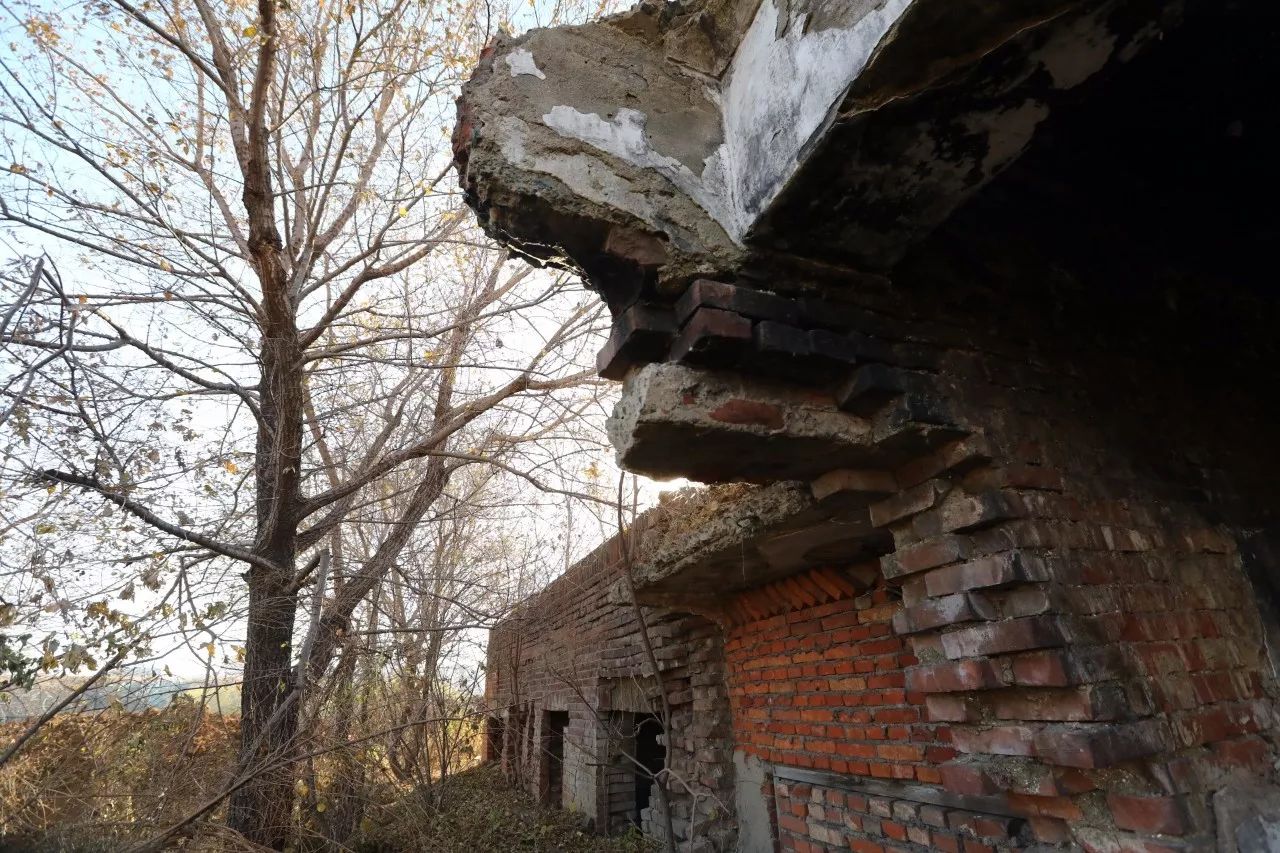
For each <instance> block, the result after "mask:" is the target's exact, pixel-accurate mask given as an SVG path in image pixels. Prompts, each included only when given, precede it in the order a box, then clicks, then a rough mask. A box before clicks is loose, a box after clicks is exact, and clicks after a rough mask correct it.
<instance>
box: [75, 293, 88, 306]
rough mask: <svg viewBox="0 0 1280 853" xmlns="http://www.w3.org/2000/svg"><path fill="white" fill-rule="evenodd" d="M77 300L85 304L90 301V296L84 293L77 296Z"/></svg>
mask: <svg viewBox="0 0 1280 853" xmlns="http://www.w3.org/2000/svg"><path fill="white" fill-rule="evenodd" d="M76 301H77V302H79V303H80V304H81V305H84V304H85V303H86V302H88V301H89V297H87V296H85V295H84V294H83V293H82V294H80V295H79V296H77V297H76Z"/></svg>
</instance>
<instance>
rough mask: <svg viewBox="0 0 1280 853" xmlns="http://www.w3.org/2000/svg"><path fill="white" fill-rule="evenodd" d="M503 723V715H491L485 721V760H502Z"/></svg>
mask: <svg viewBox="0 0 1280 853" xmlns="http://www.w3.org/2000/svg"><path fill="white" fill-rule="evenodd" d="M502 740H503V724H502V718H501V717H490V718H489V719H488V720H486V721H485V732H484V760H485V761H501V760H502Z"/></svg>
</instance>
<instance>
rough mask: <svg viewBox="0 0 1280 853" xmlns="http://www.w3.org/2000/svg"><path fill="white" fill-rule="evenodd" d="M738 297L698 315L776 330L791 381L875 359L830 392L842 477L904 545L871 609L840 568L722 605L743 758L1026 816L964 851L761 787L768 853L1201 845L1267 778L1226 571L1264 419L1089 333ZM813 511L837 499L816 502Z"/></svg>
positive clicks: (1029, 317) (923, 820) (909, 823)
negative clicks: (846, 463) (1247, 781)
mask: <svg viewBox="0 0 1280 853" xmlns="http://www.w3.org/2000/svg"><path fill="white" fill-rule="evenodd" d="M779 291H780V292H782V291H784V288H783V287H781V286H779ZM731 295H732V294H731ZM863 296H864V294H861V293H859V294H855V295H854V296H853V298H859V299H860V298H862V297H863ZM732 298H733V300H737V301H736V302H732V303H731V302H724V301H721V302H719V303H717V302H714V301H708V302H699V303H698V305H697V306H694V307H692V308H690V310H689V312H688V313H690V314H694V313H696V311H697V310H698V306H702V307H701V309H700V310H702V311H725V310H728V311H734V312H736V313H737V316H739V318H740V319H741V318H746V319H743V322H744V323H745V322H750V323H751V324H752V328H753V330H754V329H756V328H758V327H760V324H764V323H772V322H774V321H777V322H780V323H782V324H783V325H785V326H786V327H787V328H786V329H783V328H781V327H777V328H775V327H774V326H765V327H763V329H762V330H761V331H760V334H759V335H758V336H757V337H759V338H760V339H761V340H764V339H765V338H768V339H769V341H771V342H772V343H770V345H769V347H766V349H768V348H770V347H771V348H772V350H776V351H777V352H778V353H781V352H782V350H784V349H787V348H788V347H790V348H791V351H792V355H791V356H788V357H792V356H794V357H795V358H799V357H800V356H802V355H804V354H805V353H810V354H812V352H813V350H814V348H813V338H812V334H813V333H814V331H815V330H817V329H818V328H819V327H822V328H824V329H825V328H828V327H830V328H831V329H833V330H832V331H827V332H826V333H827V334H828V335H831V334H835V335H838V337H839V338H840V339H841V340H842V341H853V340H855V338H858V336H861V338H859V340H863V341H864V342H867V341H869V342H871V343H873V344H874V346H868V348H867V349H866V351H865V352H863V353H862V354H861V355H855V357H854V362H853V363H852V367H851V369H849V372H848V373H847V374H846V376H845V381H844V382H843V383H842V382H839V381H837V382H833V383H830V384H829V386H828V388H829V392H830V394H831V397H832V401H833V402H832V405H836V404H840V403H841V402H843V404H844V405H846V406H850V407H851V408H852V410H855V411H857V412H858V414H859V415H860V416H862V417H864V418H866V420H867V421H868V422H869V423H871V424H872V426H873V430H872V435H871V436H870V437H869V438H868V439H867V442H868V444H867V453H866V456H865V458H864V459H859V460H858V462H857V464H856V465H854V466H852V467H856V468H859V469H862V468H863V466H865V470H866V471H868V472H874V473H875V475H876V476H875V480H874V487H873V488H865V489H863V490H862V492H863V493H865V494H866V495H867V498H866V499H867V501H868V502H870V509H869V518H870V521H871V523H872V524H874V525H878V526H879V527H880V529H881V531H882V534H881V535H882V536H883V535H884V532H887V534H889V535H891V536H892V541H893V547H892V549H891V550H889V551H888V552H887V553H883V554H881V555H880V557H879V561H878V562H879V567H880V570H881V579H880V581H879V582H878V584H877V585H876V587H875V588H874V590H873V591H871V592H870V593H862V594H861V595H859V594H858V593H857V592H856V591H855V590H853V589H851V588H849V587H847V586H844V585H842V583H841V579H842V578H843V579H844V580H845V581H846V582H848V581H849V578H850V577H851V575H849V574H848V572H847V570H848V568H849V567H847V566H841V565H833V566H830V567H828V568H825V569H824V570H822V571H820V572H815V573H807V574H798V575H793V576H792V577H789V578H784V579H781V580H775V581H774V582H772V583H770V584H767V585H765V586H762V587H759V588H756V589H752V590H748V591H746V592H743V593H741V594H737V595H735V596H734V597H733V598H732V600H730V601H728V602H726V603H725V606H724V613H723V614H722V617H723V618H722V623H721V625H720V629H721V630H722V631H723V638H724V650H725V651H724V676H725V680H726V686H725V689H726V690H727V696H728V697H729V701H730V704H731V706H732V712H733V720H732V736H731V742H732V743H731V745H732V746H734V747H736V748H738V749H742V750H744V751H746V752H748V753H750V754H752V755H755V756H757V757H759V758H760V759H761V760H762V761H764V762H766V764H767V765H771V766H773V767H775V768H784V769H785V768H803V769H809V770H819V771H824V772H830V773H835V774H837V775H841V776H844V777H846V778H848V779H851V780H863V781H873V782H877V783H881V784H888V785H899V786H903V787H902V788H901V789H900V790H905V786H907V785H919V786H925V787H927V788H929V789H931V790H935V791H940V792H945V793H948V794H951V795H956V796H963V797H970V798H982V797H995V798H997V799H1000V798H1003V800H1002V801H1003V802H1005V803H1006V804H1007V807H1008V809H1009V810H1010V811H1012V812H1014V813H1016V814H1018V815H1020V816H1021V817H1023V818H1025V819H1026V824H1025V828H1026V832H1025V834H1020V835H1017V836H1016V837H1006V838H1004V839H984V838H979V837H976V836H964V835H963V834H961V833H953V830H952V827H951V826H950V824H949V823H947V821H945V820H944V821H943V822H942V823H941V824H940V825H937V824H934V823H930V822H929V820H927V817H928V816H931V815H932V813H931V812H929V811H928V809H927V807H926V805H924V804H922V803H920V802H917V801H914V800H911V799H910V798H909V797H905V796H900V797H897V798H896V799H897V800H898V801H900V802H901V803H902V805H901V807H900V808H898V809H897V810H896V811H895V810H894V808H893V807H892V806H890V808H889V811H888V813H883V812H884V809H883V806H882V804H875V805H874V807H873V805H872V804H870V803H868V804H867V805H866V807H865V808H858V809H854V808H852V806H850V805H849V804H847V803H846V805H845V806H843V807H842V808H845V809H846V810H851V811H849V813H848V814H847V815H844V814H842V815H840V817H839V820H835V821H833V820H829V819H828V817H829V815H831V814H836V812H833V811H831V808H830V805H829V804H828V803H826V801H825V799H824V801H823V802H822V803H821V804H818V805H819V806H820V808H819V809H818V810H817V811H814V810H811V809H810V805H812V803H810V804H807V805H805V806H804V809H803V814H796V813H794V811H788V809H792V808H793V807H796V806H797V803H796V802H795V800H796V798H795V797H794V796H793V795H792V793H791V791H790V789H788V788H787V786H786V785H776V784H775V785H773V786H772V787H766V793H767V794H768V795H770V796H772V795H773V794H777V797H776V801H775V803H774V804H775V805H776V806H778V809H777V813H776V814H775V831H776V832H777V834H778V839H779V842H780V843H781V844H783V845H784V849H796V850H824V851H826V850H830V849H841V850H846V849H867V850H874V849H912V848H911V845H916V846H918V847H921V848H929V847H932V848H933V849H956V850H963V849H966V847H965V845H966V844H969V845H970V846H971V847H972V849H980V847H981V845H987V846H996V847H998V846H1001V845H1003V846H1006V847H1016V846H1019V845H1023V844H1029V843H1031V839H1033V838H1034V839H1035V840H1036V841H1037V842H1038V843H1043V844H1074V845H1077V846H1079V847H1082V848H1084V849H1092V850H1124V849H1135V850H1143V849H1147V850H1156V849H1205V848H1206V845H1208V844H1209V843H1210V841H1209V839H1210V834H1211V833H1212V832H1213V831H1214V827H1213V825H1212V821H1211V819H1210V818H1209V817H1208V815H1209V814H1210V810H1209V808H1208V803H1209V802H1210V799H1211V798H1212V796H1213V794H1214V792H1215V791H1217V790H1219V789H1220V788H1221V787H1222V785H1223V784H1224V782H1223V780H1224V779H1226V778H1228V777H1229V776H1230V775H1231V774H1247V775H1250V776H1253V777H1255V778H1270V775H1271V774H1272V770H1273V766H1274V759H1275V757H1276V756H1275V750H1274V748H1273V746H1272V744H1273V742H1274V738H1275V737H1276V735H1277V720H1276V715H1275V700H1274V697H1275V696H1276V695H1277V685H1276V681H1275V677H1274V673H1273V672H1272V669H1271V665H1270V662H1269V661H1268V659H1267V655H1266V648H1267V643H1266V636H1265V634H1264V623H1263V622H1262V621H1261V620H1260V618H1259V611H1258V607H1257V596H1258V595H1259V592H1258V591H1257V590H1255V589H1254V587H1253V586H1251V584H1250V581H1249V578H1248V576H1247V575H1246V573H1245V571H1244V570H1243V568H1242V564H1241V559H1242V558H1241V554H1240V553H1239V550H1238V547H1237V541H1238V540H1239V539H1240V538H1241V537H1242V536H1244V535H1245V533H1247V532H1248V531H1252V530H1255V529H1258V528H1262V527H1265V526H1266V525H1267V524H1269V523H1271V524H1273V523H1275V520H1276V515H1277V513H1276V509H1275V507H1276V504H1275V501H1274V497H1273V495H1272V489H1271V484H1270V483H1269V482H1268V480H1267V477H1268V476H1269V475H1268V473H1267V472H1274V471H1275V470H1277V466H1276V464H1275V462H1276V459H1277V453H1276V449H1275V447H1274V446H1273V445H1274V442H1273V440H1269V439H1267V438H1266V436H1267V435H1268V434H1269V432H1268V429H1266V428H1264V427H1265V425H1266V424H1267V423H1270V422H1269V421H1267V420H1266V419H1265V418H1264V417H1263V416H1262V414H1261V413H1259V411H1258V410H1257V406H1256V403H1255V401H1254V398H1255V397H1256V395H1252V394H1244V395H1241V394H1234V395H1233V393H1232V392H1230V389H1229V388H1228V389H1226V390H1224V387H1222V386H1221V385H1220V382H1219V380H1220V379H1221V377H1220V376H1218V375H1217V374H1215V373H1212V372H1210V373H1204V374H1197V375H1193V374H1194V370H1193V367H1192V366H1191V364H1192V361H1191V360H1188V359H1187V357H1186V354H1185V353H1184V355H1183V356H1182V357H1181V359H1180V360H1175V359H1173V357H1170V358H1169V360H1167V361H1163V362H1162V359H1163V358H1164V353H1163V352H1159V351H1153V350H1148V349H1143V348H1141V347H1133V348H1129V347H1128V346H1127V342H1125V341H1123V340H1122V338H1123V336H1120V335H1117V336H1115V337H1113V338H1111V339H1110V340H1109V341H1108V343H1107V346H1108V347H1109V349H1103V348H1097V347H1095V348H1092V349H1090V348H1085V349H1084V350H1082V349H1081V348H1079V347H1077V346H1076V345H1075V336H1076V335H1078V334H1082V333H1087V331H1088V329H1090V328H1091V326H1090V325H1089V324H1088V323H1083V322H1080V323H1078V324H1077V325H1072V326H1061V325H1060V326H1059V327H1058V328H1057V329H1056V330H1053V332H1054V333H1053V334H1050V330H1048V329H1042V328H1041V326H1040V325H1038V324H1041V323H1042V322H1043V323H1047V324H1050V325H1052V324H1053V323H1057V322H1059V321H1058V320H1054V319H1052V318H1049V317H1048V315H1047V314H1046V313H1045V312H1040V313H1037V312H1031V313H1029V314H1022V315H1016V314H1010V315H1009V316H1008V317H1006V316H1004V315H1003V314H1000V315H999V316H996V317H994V318H992V320H991V325H992V328H991V330H990V334H978V333H976V332H975V331H974V330H975V328H978V327H981V328H983V329H985V328H987V326H986V324H985V321H986V319H987V318H986V316H985V315H983V316H982V317H980V318H979V317H975V315H973V314H971V313H966V311H965V309H963V308H962V307H957V305H956V301H949V300H948V299H947V298H946V296H945V295H943V296H941V297H940V298H937V299H936V300H935V301H934V302H930V301H928V300H920V299H918V298H917V299H915V301H913V302H912V304H911V306H910V308H909V309H907V308H903V307H902V306H901V305H898V304H894V303H893V298H892V297H884V301H883V302H881V303H876V304H871V303H872V302H874V301H875V300H876V299H880V298H881V297H874V299H873V298H871V297H868V300H869V301H868V303H867V304H866V305H855V306H851V307H850V308H849V310H848V311H847V312H844V313H843V314H841V316H842V317H843V318H844V319H843V320H842V321H841V323H840V324H835V325H833V323H834V321H830V320H827V321H822V322H820V321H818V320H817V318H816V317H815V316H812V314H813V312H809V313H808V314H806V313H805V311H803V310H802V311H801V312H800V315H799V319H797V318H796V317H795V316H794V315H792V316H786V317H784V316H783V314H784V313H785V312H783V311H782V308H781V307H780V303H777V302H776V301H775V300H774V299H773V298H772V296H771V297H770V298H769V299H768V300H766V301H765V303H761V304H760V305H758V306H756V307H755V308H752V309H751V310H750V312H748V311H747V309H746V308H744V307H742V306H743V305H745V304H746V303H745V302H742V298H743V297H742V296H741V295H740V294H737V295H732ZM935 302H936V304H935ZM766 303H767V304H768V306H769V308H768V310H767V311H766V310H765V308H764V307H763V306H764V305H765V304H766ZM796 303H797V304H799V305H801V306H802V308H803V306H804V301H803V300H796ZM735 305H736V306H737V307H734V306H735ZM1075 310H1077V311H1078V312H1080V313H1077V314H1076V315H1074V316H1075V317H1076V319H1077V321H1080V320H1082V318H1087V319H1090V320H1091V321H1092V320H1093V319H1097V322H1099V323H1104V324H1111V327H1112V331H1113V332H1115V331H1116V329H1118V328H1127V327H1121V326H1117V325H1116V324H1115V323H1114V321H1113V320H1111V319H1108V318H1105V317H1104V318H1093V315H1091V314H1089V313H1088V312H1087V311H1081V310H1080V308H1079V306H1077V308H1076V309H1075ZM953 312H954V314H953ZM834 313H840V312H834ZM997 313H999V312H997ZM708 316H715V315H708ZM720 319H722V320H723V319H724V318H720ZM979 320H982V323H979ZM837 326H838V331H835V330H834V329H836V328H837ZM736 327H738V328H739V329H740V330H741V329H745V326H744V325H743V323H737V324H736ZM805 329H808V331H809V332H810V338H809V343H808V344H805V343H803V342H802V340H801V336H799V334H798V333H796V332H795V330H800V331H803V330H805ZM1082 330H1083V331H1082ZM766 333H768V334H766ZM753 334H754V332H753ZM1055 335H1056V337H1055ZM758 343H759V341H755V342H754V343H753V346H756V344H758ZM829 343H830V342H829ZM1097 343H1098V341H1096V340H1095V341H1093V344H1097ZM1091 346H1092V345H1091ZM757 348H758V347H757ZM772 350H771V351H772ZM834 360H835V361H837V362H838V361H839V359H834ZM846 366H848V365H846ZM756 367H758V365H753V364H751V363H748V364H747V366H746V367H745V368H744V367H742V366H741V365H737V366H736V369H742V370H746V371H748V372H749V371H750V370H754V369H756ZM873 380H874V381H873ZM1233 381H1234V380H1233ZM816 396H817V395H816V392H815V399H816ZM745 402H749V401H745ZM717 417H719V418H720V419H721V421H722V422H725V423H728V422H731V421H732V422H737V421H742V420H743V419H750V421H751V422H752V423H767V422H768V417H769V413H768V412H765V411H762V410H755V409H752V408H751V407H750V406H748V405H735V406H733V407H730V408H729V409H726V410H724V411H722V412H720V413H719V415H718V416H717ZM786 441H787V439H786V435H785V430H784V429H780V430H779V433H778V436H777V446H778V447H779V454H780V457H781V456H783V455H784V454H785V453H786V452H788V451H787V448H786ZM819 493H821V494H820V497H822V498H826V497H832V496H837V492H834V491H831V490H830V486H829V483H828V482H827V479H820V480H819V481H818V483H816V484H815V494H819ZM1273 627H1274V626H1273ZM824 798H825V794H824ZM801 799H803V798H801ZM891 799H893V798H891ZM910 803H915V805H914V806H910V805H908V804H910ZM910 808H916V809H917V811H916V812H915V815H916V817H915V818H911V817H910V816H909V810H910ZM854 818H856V821H854ZM873 820H874V821H878V823H875V824H871V823H870V821H873ZM855 822H860V823H859V824H858V826H857V827H855V826H854V823H855ZM865 826H872V827H873V830H874V831H870V832H868V831H866V830H865V829H864V828H863V827H865ZM935 831H936V835H935V834H928V835H926V833H935ZM951 834H955V838H951V837H950V835H951ZM806 845H808V846H806Z"/></svg>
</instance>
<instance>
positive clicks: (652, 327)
mask: <svg viewBox="0 0 1280 853" xmlns="http://www.w3.org/2000/svg"><path fill="white" fill-rule="evenodd" d="M675 328H676V327H675V320H674V318H672V316H671V310H670V309H669V308H667V307H665V306H658V305H644V304H640V305H633V306H631V307H630V308H628V309H627V310H626V311H625V312H624V313H623V314H622V316H621V317H619V318H618V319H617V320H615V321H614V323H613V332H612V333H611V334H610V335H609V341H608V342H607V343H606V344H605V345H604V347H603V348H601V350H600V353H599V354H598V355H597V356H596V370H597V372H599V374H600V375H601V376H603V377H604V378H606V379H622V378H623V377H624V376H626V374H627V371H629V370H630V369H631V368H632V367H637V366H640V365H643V364H648V363H650V362H654V361H663V360H665V359H666V357H667V352H668V351H669V350H670V349H671V339H672V337H673V336H674V334H675Z"/></svg>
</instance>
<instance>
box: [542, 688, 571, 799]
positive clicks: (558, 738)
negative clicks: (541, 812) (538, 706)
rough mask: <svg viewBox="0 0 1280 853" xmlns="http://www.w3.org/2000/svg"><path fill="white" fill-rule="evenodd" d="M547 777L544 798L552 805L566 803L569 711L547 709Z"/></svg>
mask: <svg viewBox="0 0 1280 853" xmlns="http://www.w3.org/2000/svg"><path fill="white" fill-rule="evenodd" d="M546 720H547V736H546V756H547V779H546V783H547V784H546V789H545V790H546V795H545V796H544V797H543V800H544V801H545V802H546V803H547V804H548V805H551V806H554V807H556V808H560V807H561V806H563V805H564V732H565V729H567V728H568V727H569V712H568V711H547V712H546Z"/></svg>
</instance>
